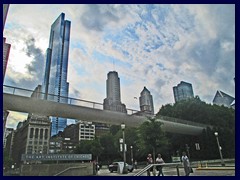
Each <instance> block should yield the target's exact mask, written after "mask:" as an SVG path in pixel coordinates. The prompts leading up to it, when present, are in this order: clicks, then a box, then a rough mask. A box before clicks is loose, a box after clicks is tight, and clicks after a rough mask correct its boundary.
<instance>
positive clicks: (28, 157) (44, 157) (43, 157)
mask: <svg viewBox="0 0 240 180" xmlns="http://www.w3.org/2000/svg"><path fill="white" fill-rule="evenodd" d="M21 160H22V161H36V160H38V161H58V160H61V161H69V160H72V161H74V160H81V161H84V160H88V161H90V160H92V154H22V158H21Z"/></svg>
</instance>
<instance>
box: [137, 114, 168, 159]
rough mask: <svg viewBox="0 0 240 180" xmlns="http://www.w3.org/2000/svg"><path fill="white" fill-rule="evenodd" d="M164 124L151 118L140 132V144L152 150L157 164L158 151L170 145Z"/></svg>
mask: <svg viewBox="0 0 240 180" xmlns="http://www.w3.org/2000/svg"><path fill="white" fill-rule="evenodd" d="M161 126H162V123H161V122H159V121H157V120H156V118H149V119H148V121H145V122H144V123H143V124H142V125H141V126H140V127H139V131H138V135H139V138H140V144H141V145H142V146H143V147H144V148H145V149H147V150H152V152H153V158H154V162H155V152H156V149H157V148H158V149H161V148H163V147H166V146H167V145H168V140H167V138H166V136H165V133H164V131H162V128H161Z"/></svg>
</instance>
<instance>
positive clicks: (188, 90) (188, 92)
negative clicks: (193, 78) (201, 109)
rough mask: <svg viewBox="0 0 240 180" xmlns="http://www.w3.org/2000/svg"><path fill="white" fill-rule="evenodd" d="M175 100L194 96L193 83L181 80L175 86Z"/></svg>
mask: <svg viewBox="0 0 240 180" xmlns="http://www.w3.org/2000/svg"><path fill="white" fill-rule="evenodd" d="M173 94H174V100H175V102H178V101H181V100H187V99H189V98H194V94H193V88H192V84H190V83H187V82H184V81H181V82H180V84H178V85H177V86H174V87H173Z"/></svg>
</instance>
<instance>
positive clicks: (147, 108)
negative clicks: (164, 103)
mask: <svg viewBox="0 0 240 180" xmlns="http://www.w3.org/2000/svg"><path fill="white" fill-rule="evenodd" d="M140 95H141V96H140V98H139V102H140V110H141V112H144V113H147V114H154V107H153V98H152V95H151V93H150V91H149V90H148V89H147V88H146V87H145V86H144V88H143V90H142V92H141V94H140Z"/></svg>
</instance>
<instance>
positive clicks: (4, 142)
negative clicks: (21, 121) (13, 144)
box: [3, 128, 14, 148]
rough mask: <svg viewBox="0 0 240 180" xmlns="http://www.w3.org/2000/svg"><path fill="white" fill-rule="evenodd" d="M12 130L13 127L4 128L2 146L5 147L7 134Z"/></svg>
mask: <svg viewBox="0 0 240 180" xmlns="http://www.w3.org/2000/svg"><path fill="white" fill-rule="evenodd" d="M13 131H14V129H13V128H5V131H4V134H3V148H5V147H6V144H7V137H8V135H9V134H11V133H12V132H13Z"/></svg>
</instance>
